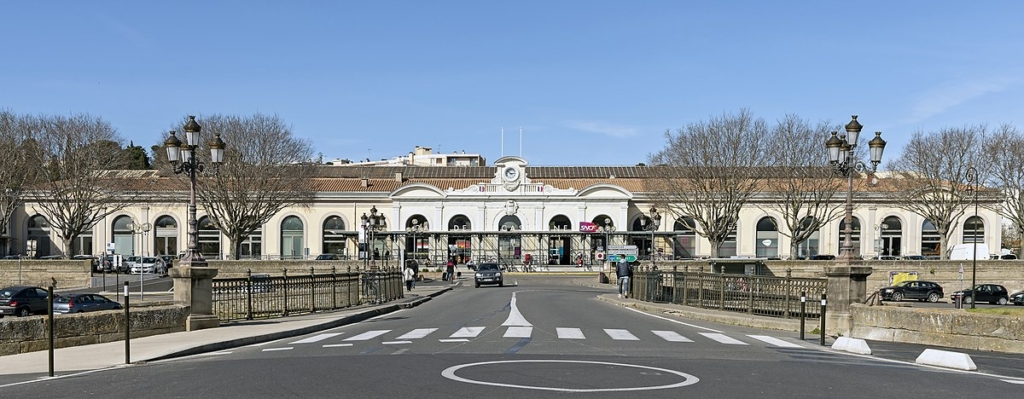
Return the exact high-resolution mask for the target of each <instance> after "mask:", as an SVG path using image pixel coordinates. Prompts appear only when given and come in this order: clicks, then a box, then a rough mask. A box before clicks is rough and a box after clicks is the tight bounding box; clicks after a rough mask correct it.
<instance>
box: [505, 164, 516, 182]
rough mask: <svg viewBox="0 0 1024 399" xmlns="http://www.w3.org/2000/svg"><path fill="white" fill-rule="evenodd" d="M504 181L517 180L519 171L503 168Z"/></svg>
mask: <svg viewBox="0 0 1024 399" xmlns="http://www.w3.org/2000/svg"><path fill="white" fill-rule="evenodd" d="M504 176H505V180H515V179H518V178H519V169H516V168H513V167H511V166H510V167H507V168H505V172H504Z"/></svg>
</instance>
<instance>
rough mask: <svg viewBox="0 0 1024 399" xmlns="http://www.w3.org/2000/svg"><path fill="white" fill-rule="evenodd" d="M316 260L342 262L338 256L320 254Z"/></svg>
mask: <svg viewBox="0 0 1024 399" xmlns="http://www.w3.org/2000/svg"><path fill="white" fill-rule="evenodd" d="M316 260H341V258H339V257H338V254H320V255H317V256H316Z"/></svg>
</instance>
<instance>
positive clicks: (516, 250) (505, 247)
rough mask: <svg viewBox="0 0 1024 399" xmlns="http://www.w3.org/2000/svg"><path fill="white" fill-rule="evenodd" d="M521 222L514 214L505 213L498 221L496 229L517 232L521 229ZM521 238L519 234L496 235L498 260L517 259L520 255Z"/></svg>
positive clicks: (521, 249) (521, 248)
mask: <svg viewBox="0 0 1024 399" xmlns="http://www.w3.org/2000/svg"><path fill="white" fill-rule="evenodd" d="M522 228H523V222H521V221H520V220H519V217H518V216H516V215H505V216H503V217H502V218H501V220H499V221H498V230H499V231H503V232H518V231H520V230H522ZM522 251H523V247H522V240H521V238H520V236H519V234H499V235H498V260H499V262H500V261H502V260H508V259H519V258H520V256H522Z"/></svg>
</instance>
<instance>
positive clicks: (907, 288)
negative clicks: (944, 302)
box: [878, 280, 945, 302]
mask: <svg viewBox="0 0 1024 399" xmlns="http://www.w3.org/2000/svg"><path fill="white" fill-rule="evenodd" d="M878 295H879V296H881V297H882V299H883V300H887V301H896V302H899V301H902V300H904V299H916V300H918V301H928V302H938V301H939V299H942V297H943V296H945V294H943V292H942V286H941V285H938V284H936V283H933V282H931V281H920V280H911V281H901V282H899V283H896V284H895V285H893V286H891V287H886V288H882V290H881V291H879V292H878Z"/></svg>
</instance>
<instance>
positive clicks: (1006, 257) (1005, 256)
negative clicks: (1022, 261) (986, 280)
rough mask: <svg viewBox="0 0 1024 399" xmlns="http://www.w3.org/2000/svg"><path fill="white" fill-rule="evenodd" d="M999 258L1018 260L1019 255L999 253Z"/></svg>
mask: <svg viewBox="0 0 1024 399" xmlns="http://www.w3.org/2000/svg"><path fill="white" fill-rule="evenodd" d="M999 259H1000V260H1017V255H1014V254H1006V255H999Z"/></svg>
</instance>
